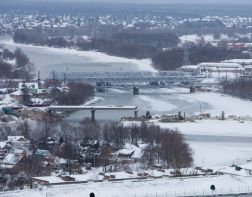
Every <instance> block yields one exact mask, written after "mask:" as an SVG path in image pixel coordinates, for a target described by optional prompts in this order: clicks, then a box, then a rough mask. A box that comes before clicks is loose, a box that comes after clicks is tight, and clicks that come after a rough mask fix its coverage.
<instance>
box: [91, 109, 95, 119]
mask: <svg viewBox="0 0 252 197" xmlns="http://www.w3.org/2000/svg"><path fill="white" fill-rule="evenodd" d="M91 121H92V122H94V121H95V109H91Z"/></svg>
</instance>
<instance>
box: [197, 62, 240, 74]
mask: <svg viewBox="0 0 252 197" xmlns="http://www.w3.org/2000/svg"><path fill="white" fill-rule="evenodd" d="M198 66H199V67H200V71H201V72H207V71H208V72H241V71H244V68H243V67H242V65H240V64H237V63H227V62H220V63H214V62H203V63H200V64H198Z"/></svg>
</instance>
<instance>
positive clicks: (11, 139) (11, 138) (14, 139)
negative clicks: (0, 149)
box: [7, 136, 28, 142]
mask: <svg viewBox="0 0 252 197" xmlns="http://www.w3.org/2000/svg"><path fill="white" fill-rule="evenodd" d="M7 139H8V142H17V141H19V142H20V141H28V140H27V139H26V138H25V137H24V136H8V138H7Z"/></svg>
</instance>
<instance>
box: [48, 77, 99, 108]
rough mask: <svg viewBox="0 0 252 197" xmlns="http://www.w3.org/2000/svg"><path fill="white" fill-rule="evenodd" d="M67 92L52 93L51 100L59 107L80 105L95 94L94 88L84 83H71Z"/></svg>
mask: <svg viewBox="0 0 252 197" xmlns="http://www.w3.org/2000/svg"><path fill="white" fill-rule="evenodd" d="M67 86H68V88H69V90H68V91H57V89H55V90H56V91H52V94H51V96H52V97H53V100H54V101H55V102H56V103H57V104H59V105H81V104H83V103H85V102H86V101H88V100H89V99H90V98H91V97H93V96H94V94H95V89H94V86H92V85H90V84H85V83H78V82H71V83H69V84H68V85H67Z"/></svg>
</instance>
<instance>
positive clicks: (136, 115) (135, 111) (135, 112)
mask: <svg viewBox="0 0 252 197" xmlns="http://www.w3.org/2000/svg"><path fill="white" fill-rule="evenodd" d="M134 116H135V118H137V117H138V110H137V109H135V110H134Z"/></svg>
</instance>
